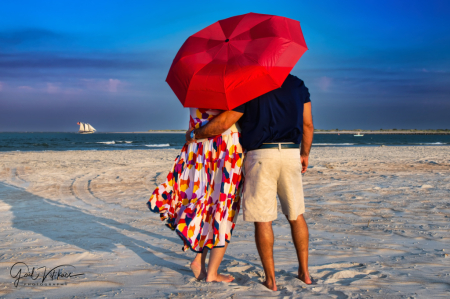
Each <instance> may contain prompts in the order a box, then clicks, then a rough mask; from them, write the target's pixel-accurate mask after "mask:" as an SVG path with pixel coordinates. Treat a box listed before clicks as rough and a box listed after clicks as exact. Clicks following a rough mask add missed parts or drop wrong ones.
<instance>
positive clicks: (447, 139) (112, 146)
mask: <svg viewBox="0 0 450 299" xmlns="http://www.w3.org/2000/svg"><path fill="white" fill-rule="evenodd" d="M183 145H184V134H183V133H179V134H178V133H170V134H168V133H94V134H78V133H0V151H48V150H51V151H66V150H126V149H148V150H151V149H167V148H175V149H181V148H182V147H183ZM380 145H386V146H390V145H417V146H423V145H434V146H445V145H450V135H400V134H398V135H394V134H373V135H371V134H365V135H364V136H363V137H354V136H353V135H347V134H341V135H337V134H316V135H314V142H313V146H380Z"/></svg>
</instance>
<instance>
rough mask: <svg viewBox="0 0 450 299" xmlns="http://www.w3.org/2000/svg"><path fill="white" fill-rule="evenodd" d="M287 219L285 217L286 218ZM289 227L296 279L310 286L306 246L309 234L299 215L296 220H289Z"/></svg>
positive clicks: (304, 222) (303, 219) (301, 216)
mask: <svg viewBox="0 0 450 299" xmlns="http://www.w3.org/2000/svg"><path fill="white" fill-rule="evenodd" d="M286 218H287V217H286ZM288 221H289V224H290V225H291V234H292V240H293V241H294V245H295V250H296V251H297V257H298V263H299V267H298V278H299V279H300V280H301V281H303V282H304V283H306V284H311V283H312V281H311V277H310V276H309V271H308V246H309V232H308V225H307V224H306V221H305V218H303V215H299V216H298V217H297V220H289V219H288Z"/></svg>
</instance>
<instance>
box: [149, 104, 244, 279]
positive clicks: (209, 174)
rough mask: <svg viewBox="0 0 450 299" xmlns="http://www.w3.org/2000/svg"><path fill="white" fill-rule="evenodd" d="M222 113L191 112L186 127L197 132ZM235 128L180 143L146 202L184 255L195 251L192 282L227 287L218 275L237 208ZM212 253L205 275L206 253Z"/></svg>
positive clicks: (240, 158)
mask: <svg viewBox="0 0 450 299" xmlns="http://www.w3.org/2000/svg"><path fill="white" fill-rule="evenodd" d="M220 113H221V110H210V109H196V108H190V121H189V128H190V129H197V128H199V127H201V126H203V125H205V124H206V123H207V122H209V121H210V120H211V119H213V118H214V117H215V116H217V115H219V114H220ZM239 135H240V133H239V130H238V127H237V125H233V126H231V128H229V129H228V130H227V131H225V132H224V133H222V134H221V135H218V136H215V137H212V138H207V139H203V140H198V141H196V142H193V143H190V144H185V145H184V146H183V149H182V150H181V154H180V155H179V156H178V157H177V158H176V159H175V163H174V166H173V168H172V170H171V171H170V172H169V175H168V176H167V179H166V181H165V182H164V183H163V184H161V185H160V186H158V187H157V188H156V189H155V191H154V192H153V195H152V196H151V197H150V200H149V201H148V203H147V204H148V207H149V208H150V210H151V211H153V212H156V213H160V216H161V220H166V221H167V225H168V226H169V227H170V228H171V229H173V230H175V231H176V232H177V233H178V235H179V236H180V237H181V239H182V240H183V241H184V247H183V250H187V249H188V248H190V249H191V250H193V251H194V252H197V256H196V257H195V259H194V260H193V261H192V263H191V269H192V271H193V272H194V275H195V277H196V278H197V279H199V280H201V279H204V278H206V281H207V282H211V281H225V282H231V281H233V280H234V277H232V276H230V275H221V274H218V273H217V270H218V268H219V265H220V263H221V261H222V258H223V256H224V254H225V251H226V248H227V246H228V243H229V242H230V239H231V234H232V232H233V229H234V226H235V223H236V220H237V216H238V213H239V207H240V197H239V194H240V189H241V186H242V182H241V178H242V173H241V167H242V163H243V158H244V153H243V150H242V147H241V145H240V143H239ZM210 249H211V254H210V258H209V263H208V270H206V266H205V260H206V255H207V253H208V250H210Z"/></svg>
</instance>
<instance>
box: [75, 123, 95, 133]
mask: <svg viewBox="0 0 450 299" xmlns="http://www.w3.org/2000/svg"><path fill="white" fill-rule="evenodd" d="M77 125H80V130H79V131H78V133H80V134H92V133H94V132H95V131H96V130H95V129H94V127H93V126H91V125H90V124H88V123H82V122H77Z"/></svg>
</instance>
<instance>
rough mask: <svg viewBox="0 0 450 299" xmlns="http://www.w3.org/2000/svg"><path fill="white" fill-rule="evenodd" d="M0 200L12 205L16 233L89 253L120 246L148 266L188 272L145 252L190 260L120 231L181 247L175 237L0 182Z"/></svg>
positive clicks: (105, 250) (177, 265) (13, 225)
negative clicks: (142, 235) (75, 247)
mask: <svg viewBox="0 0 450 299" xmlns="http://www.w3.org/2000/svg"><path fill="white" fill-rule="evenodd" d="M0 200H2V201H3V202H5V203H6V204H8V205H10V206H11V209H10V211H11V212H12V213H13V216H14V218H13V220H12V227H14V228H17V229H19V230H23V231H32V232H35V233H37V234H40V235H42V236H45V237H47V238H49V239H51V240H54V241H59V242H64V243H67V244H72V245H75V246H77V247H79V248H82V249H84V250H86V251H88V252H92V251H104V252H113V249H115V248H117V246H116V245H115V244H119V243H120V244H122V245H124V246H125V247H127V248H128V249H130V250H132V251H133V252H135V253H136V254H137V255H138V256H139V257H140V258H141V259H142V260H143V261H144V262H146V263H148V264H151V265H154V266H161V267H167V268H170V269H172V270H174V271H177V272H179V273H180V274H182V275H185V274H186V273H187V272H186V270H188V269H186V267H184V266H181V265H179V264H176V263H174V262H171V261H169V260H164V259H162V258H159V257H158V256H156V255H155V254H154V253H152V252H151V251H150V250H148V249H151V250H152V251H154V252H159V253H164V254H165V255H167V256H170V257H173V258H178V259H186V260H189V257H187V256H185V255H180V254H177V253H175V252H173V251H171V250H168V249H164V248H162V247H158V246H156V244H149V243H147V242H144V241H141V240H138V239H135V238H133V237H130V236H127V235H126V234H125V233H121V232H120V231H123V230H126V231H127V232H137V233H141V234H145V235H148V236H150V237H152V238H153V239H159V240H163V239H164V242H167V240H170V241H171V242H174V243H175V244H180V248H181V242H180V239H179V238H177V236H175V237H166V236H163V235H160V234H157V233H153V232H148V231H145V230H142V229H139V228H135V227H133V226H130V225H128V224H125V223H120V222H117V221H115V220H113V219H109V218H104V217H99V216H94V215H92V214H89V213H86V212H84V211H82V210H80V209H79V208H76V207H73V206H70V205H66V204H62V203H59V202H55V201H52V200H49V199H46V198H43V197H40V196H37V195H34V194H31V193H29V192H27V191H25V190H23V189H20V188H16V187H13V186H10V185H6V184H3V183H0ZM118 216H120V214H119V215H118Z"/></svg>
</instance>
